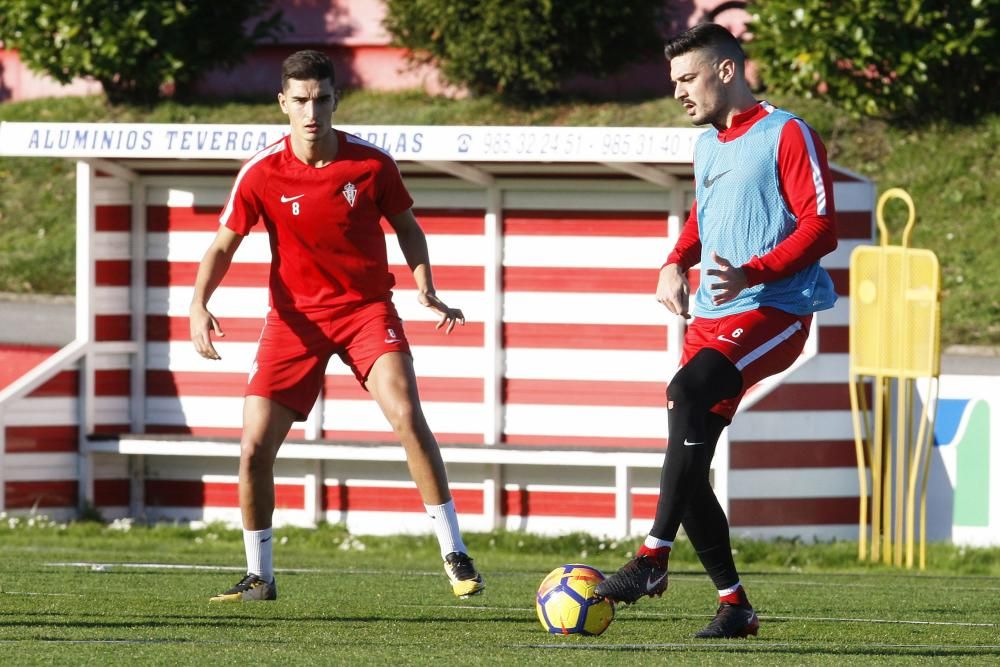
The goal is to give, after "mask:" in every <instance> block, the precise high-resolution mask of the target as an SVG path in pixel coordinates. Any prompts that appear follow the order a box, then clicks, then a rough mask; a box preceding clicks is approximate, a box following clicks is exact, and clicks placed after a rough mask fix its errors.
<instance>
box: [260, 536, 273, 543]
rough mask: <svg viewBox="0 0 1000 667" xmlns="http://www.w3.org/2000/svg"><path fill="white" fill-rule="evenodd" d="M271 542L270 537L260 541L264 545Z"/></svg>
mask: <svg viewBox="0 0 1000 667" xmlns="http://www.w3.org/2000/svg"><path fill="white" fill-rule="evenodd" d="M270 541H271V538H270V537H265V538H264V539H263V540H261V541H260V543H261V544H264V542H270Z"/></svg>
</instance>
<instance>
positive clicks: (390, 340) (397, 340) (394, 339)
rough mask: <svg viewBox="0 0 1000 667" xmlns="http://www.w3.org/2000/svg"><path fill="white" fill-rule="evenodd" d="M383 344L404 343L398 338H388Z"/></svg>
mask: <svg viewBox="0 0 1000 667" xmlns="http://www.w3.org/2000/svg"><path fill="white" fill-rule="evenodd" d="M382 342H383V343H402V342H403V341H401V340H400V339H398V338H386V339H385V340H383V341H382Z"/></svg>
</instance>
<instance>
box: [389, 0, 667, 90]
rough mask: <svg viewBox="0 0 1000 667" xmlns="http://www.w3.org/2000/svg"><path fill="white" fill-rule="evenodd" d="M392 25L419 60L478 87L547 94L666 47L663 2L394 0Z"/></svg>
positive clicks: (456, 80)
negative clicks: (581, 76) (570, 79)
mask: <svg viewBox="0 0 1000 667" xmlns="http://www.w3.org/2000/svg"><path fill="white" fill-rule="evenodd" d="M386 4H387V7H388V12H387V17H386V20H385V27H386V29H387V30H388V31H389V32H390V34H392V36H393V38H394V41H395V43H397V44H399V45H401V46H404V47H406V48H408V49H410V51H411V59H412V60H413V61H414V62H417V63H431V64H434V65H436V66H437V67H438V68H439V69H440V71H441V73H442V74H443V76H444V77H445V79H446V80H448V81H449V82H450V83H452V84H457V85H462V86H465V87H467V88H468V89H469V90H470V91H472V92H473V93H493V92H495V93H499V94H501V95H503V96H505V97H510V98H515V99H527V98H534V97H540V96H547V95H549V94H551V93H553V92H555V91H557V90H558V88H559V86H560V84H561V83H562V82H563V81H564V80H565V79H566V78H567V77H570V76H572V75H574V74H581V73H584V74H591V75H604V74H608V73H611V72H614V71H615V70H617V69H619V68H620V67H621V66H623V65H625V64H628V63H631V62H635V61H637V60H641V59H642V58H643V57H646V56H648V55H650V54H652V53H656V52H657V51H659V48H660V47H661V46H662V42H661V40H660V38H659V35H658V32H657V26H658V18H659V16H658V12H659V10H660V8H661V7H662V5H663V3H662V2H661V1H660V0H633V1H632V2H626V3H609V2H605V1H604V0H579V1H577V2H559V1H558V0H466V1H464V2H454V1H453V0H387V2H386Z"/></svg>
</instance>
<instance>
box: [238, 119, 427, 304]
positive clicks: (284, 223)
mask: <svg viewBox="0 0 1000 667" xmlns="http://www.w3.org/2000/svg"><path fill="white" fill-rule="evenodd" d="M332 131H333V132H336V133H337V157H336V158H335V160H334V161H333V162H332V163H330V164H328V165H326V166H324V167H320V168H317V167H311V166H309V165H307V164H305V163H303V162H302V161H301V160H299V159H298V158H297V157H295V153H294V152H293V151H292V146H291V142H290V139H289V137H284V138H283V139H281V140H280V141H277V142H275V143H273V144H271V145H270V146H268V147H267V148H265V149H264V150H262V151H260V152H259V153H257V154H256V155H254V156H253V157H252V158H251V159H250V160H249V161H248V162H247V163H246V164H245V165H243V168H242V169H240V172H239V174H238V175H237V176H236V183H235V184H234V185H233V190H232V192H231V193H230V195H229V201H228V202H227V204H226V207H225V209H224V210H223V211H222V215H221V216H220V217H219V222H220V223H222V224H224V225H226V226H227V227H228V228H229V229H231V230H233V231H234V232H236V233H237V234H241V235H243V236H246V235H247V234H248V233H249V232H250V229H251V228H252V227H253V226H254V225H255V224H257V221H258V220H263V221H264V226H265V227H266V228H267V232H268V236H269V238H270V241H271V276H270V302H271V306H272V307H273V308H274V309H276V310H279V311H297V312H303V313H307V312H315V311H318V310H324V309H329V308H336V307H339V306H345V305H352V304H360V303H364V302H368V301H374V300H378V299H387V298H388V297H389V290H391V289H392V286H393V285H394V284H395V279H394V278H393V276H392V274H391V273H389V262H388V259H387V257H386V250H385V233H384V232H383V231H382V227H381V225H380V221H381V219H382V216H387V217H388V216H393V215H396V214H398V213H402V212H403V211H405V210H407V209H408V208H410V207H411V206H413V199H412V198H411V197H410V193H409V192H407V190H406V186H405V185H404V184H403V179H402V177H401V176H400V174H399V169H398V167H397V166H396V162H395V161H394V160H393V159H392V157H390V156H389V155H388V154H387V153H385V152H383V151H382V150H381V149H379V148H377V147H376V146H374V145H372V144H370V143H368V142H367V141H364V140H363V139H359V138H358V137H355V136H354V135H350V134H347V133H345V132H341V131H340V130H332Z"/></svg>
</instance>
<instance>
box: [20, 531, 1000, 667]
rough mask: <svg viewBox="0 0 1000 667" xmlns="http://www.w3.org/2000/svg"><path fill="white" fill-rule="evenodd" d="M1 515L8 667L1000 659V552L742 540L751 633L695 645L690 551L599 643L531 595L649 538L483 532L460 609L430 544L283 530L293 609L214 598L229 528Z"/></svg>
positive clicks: (710, 598) (225, 570)
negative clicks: (481, 587)
mask: <svg viewBox="0 0 1000 667" xmlns="http://www.w3.org/2000/svg"><path fill="white" fill-rule="evenodd" d="M11 523H12V521H11V520H10V518H9V517H8V518H4V519H2V521H0V664H10V665H33V664H72V665H84V664H101V665H106V664H123V663H126V662H133V663H141V664H170V665H177V664H192V665H206V664H295V665H298V664H318V665H331V664H351V663H354V664H435V665H442V664H457V665H464V664H504V665H509V664H544V665H556V664H558V665H562V664H573V665H581V664H582V665H591V664H629V665H635V664H636V663H637V662H639V663H648V662H649V661H651V660H652V661H653V662H654V663H661V664H662V663H666V662H667V661H669V662H670V663H671V664H717V663H719V662H720V661H722V660H726V659H731V657H733V656H736V657H738V659H739V660H740V661H741V663H749V664H776V663H792V664H838V663H844V662H845V661H850V662H853V663H856V664H857V663H860V662H862V661H863V662H864V664H872V663H879V664H897V663H909V662H915V661H918V660H920V661H924V660H927V659H928V658H930V657H935V658H938V659H945V660H947V661H948V662H951V663H970V664H984V663H986V662H996V661H998V660H1000V618H998V616H997V608H996V604H995V601H996V598H997V594H998V593H1000V550H998V549H989V550H985V549H980V550H962V549H957V548H955V547H950V546H945V545H932V549H931V550H930V563H931V567H930V568H929V570H928V572H926V573H919V574H917V573H914V572H904V571H898V570H892V569H889V568H885V567H883V566H872V565H860V564H858V563H857V562H856V561H855V560H854V555H855V549H856V546H855V545H853V544H850V543H835V544H827V545H804V544H800V543H796V542H790V541H784V542H777V543H768V544H764V543H759V542H737V543H736V544H735V548H736V550H737V552H738V553H737V559H738V562H740V564H741V566H742V569H743V580H744V583H745V584H746V585H747V588H748V590H749V592H750V595H751V598H752V600H753V601H754V603H755V606H756V607H757V609H758V612H759V614H760V617H761V633H760V636H759V637H758V638H756V639H749V640H733V641H714V642H705V641H700V640H695V639H693V638H692V637H691V635H692V634H693V633H694V632H695V631H697V630H698V629H700V628H701V627H702V626H703V625H704V624H705V623H707V621H708V620H709V618H710V617H711V614H712V613H713V612H714V597H715V593H714V590H713V589H712V586H711V583H710V582H709V581H708V579H707V577H705V575H704V574H703V573H701V570H700V567H699V566H698V564H697V562H696V561H695V560H694V558H693V556H692V554H691V552H690V549H689V548H688V547H687V546H686V544H685V543H683V542H680V543H678V547H679V548H678V549H677V550H676V553H675V557H673V558H672V575H671V579H670V588H669V591H668V593H667V595H666V596H664V598H662V599H660V600H643V601H642V602H640V603H639V604H637V605H634V606H633V607H630V608H626V609H619V611H618V614H617V617H616V620H615V621H614V623H613V624H612V625H611V627H610V628H609V629H608V630H607V632H605V633H604V634H603V635H601V636H600V637H595V638H586V637H579V636H570V637H560V636H550V635H548V634H547V633H545V632H544V631H543V630H542V628H541V626H540V625H539V623H538V621H537V619H536V618H535V612H534V608H533V605H534V602H533V600H534V591H535V588H536V587H537V585H538V583H539V582H540V581H541V579H542V577H543V576H544V575H545V574H546V573H547V572H548V571H549V570H551V569H552V568H554V567H556V566H558V565H560V564H562V563H566V562H586V563H589V564H591V565H594V566H596V567H599V568H601V569H603V570H605V571H611V570H614V569H615V568H616V567H618V566H619V565H620V564H621V563H622V562H623V560H624V559H625V558H626V555H627V553H628V551H629V549H631V548H632V547H633V546H634V544H633V542H632V541H631V540H630V541H628V542H622V543H616V542H602V541H601V540H599V539H596V538H592V537H587V536H581V535H571V536H567V537H562V538H541V537H536V536H530V535H519V534H512V533H498V534H490V535H472V536H470V537H469V545H470V548H471V550H472V551H473V554H474V555H475V556H476V558H477V565H478V566H479V567H480V569H481V570H482V571H483V573H484V575H485V577H486V579H487V586H488V587H487V590H486V592H485V593H484V594H483V595H481V596H478V597H476V598H472V599H469V600H457V599H455V598H453V597H452V595H451V593H450V589H449V586H448V585H447V582H446V580H445V577H444V574H443V573H442V571H441V569H440V567H439V565H438V560H439V558H438V554H437V552H436V547H435V545H434V544H433V543H432V540H431V538H421V537H405V538H404V537H393V538H388V537H386V538H376V537H357V536H351V535H348V534H347V533H346V532H345V531H344V530H343V529H342V528H340V527H337V526H324V527H321V528H320V529H317V530H306V529H280V530H277V531H276V535H275V538H276V542H277V543H278V544H277V545H276V565H277V566H278V586H279V599H278V600H277V601H276V602H273V603H252V604H242V605H241V604H218V603H214V604H210V603H209V602H208V597H209V596H210V595H211V594H213V593H216V592H218V591H219V590H221V589H223V588H227V587H228V586H230V585H231V584H233V583H234V582H235V581H236V580H237V579H239V578H240V576H241V575H242V571H241V566H242V563H243V552H242V540H241V538H240V534H239V533H238V532H237V531H233V530H226V529H224V528H221V527H218V526H209V527H206V528H203V529H200V530H193V529H190V528H184V527H176V526H158V527H153V528H140V527H135V528H132V529H131V530H127V531H123V530H116V528H115V525H112V526H105V525H102V524H99V523H83V524H73V525H70V526H67V527H60V526H58V525H54V524H51V523H48V522H45V521H36V522H35V525H34V526H31V527H29V526H27V525H26V523H25V520H24V519H22V520H20V521H19V522H18V525H17V526H14V527H12V526H11Z"/></svg>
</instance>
